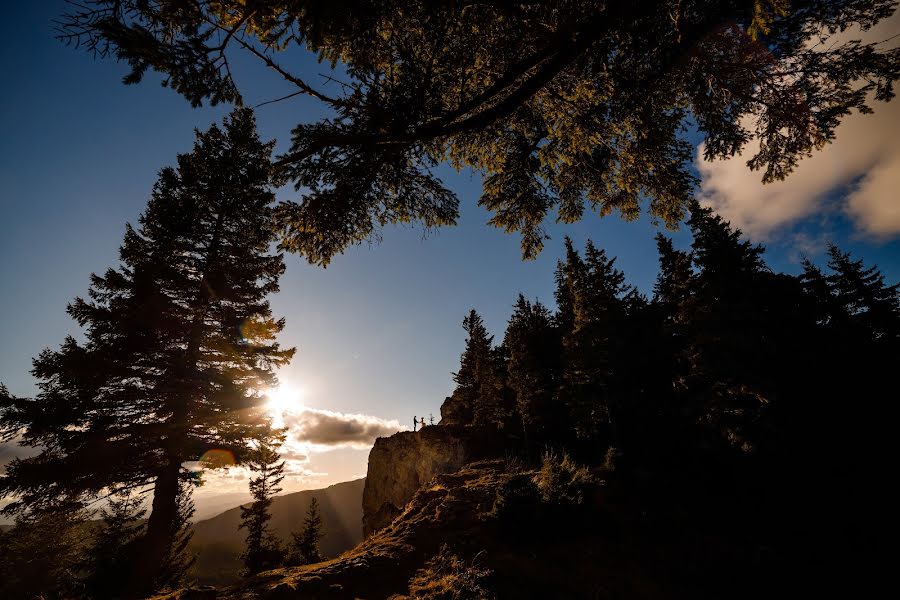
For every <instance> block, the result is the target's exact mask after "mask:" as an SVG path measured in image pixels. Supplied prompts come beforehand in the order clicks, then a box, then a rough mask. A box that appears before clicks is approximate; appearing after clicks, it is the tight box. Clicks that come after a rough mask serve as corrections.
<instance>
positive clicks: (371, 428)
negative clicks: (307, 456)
mask: <svg viewBox="0 0 900 600" xmlns="http://www.w3.org/2000/svg"><path fill="white" fill-rule="evenodd" d="M283 420H284V424H285V426H286V427H287V428H288V441H287V444H286V446H288V447H292V446H293V447H298V446H299V447H305V448H307V449H312V450H314V451H315V450H320V451H321V450H323V449H333V448H356V449H367V448H370V447H371V446H372V444H374V443H375V438H378V437H382V436H387V435H391V434H394V433H396V432H398V431H400V430H401V429H403V428H402V427H401V426H400V423H399V422H398V421H396V420H387V419H381V418H379V417H374V416H372V415H361V414H345V413H339V412H332V411H329V410H321V409H315V408H304V409H303V410H302V411H300V412H296V413H293V412H289V413H285V414H284V416H283Z"/></svg>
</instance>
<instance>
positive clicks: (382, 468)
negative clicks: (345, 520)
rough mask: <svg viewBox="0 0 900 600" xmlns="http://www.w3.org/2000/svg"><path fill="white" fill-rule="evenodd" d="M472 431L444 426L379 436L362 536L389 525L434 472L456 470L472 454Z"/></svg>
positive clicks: (368, 481)
mask: <svg viewBox="0 0 900 600" xmlns="http://www.w3.org/2000/svg"><path fill="white" fill-rule="evenodd" d="M474 437H475V436H473V430H472V429H471V428H467V427H452V426H445V425H436V426H426V427H424V428H422V429H421V430H420V431H417V432H412V431H401V432H400V433H396V434H394V435H392V436H390V437H386V438H378V439H377V440H375V446H374V447H373V448H372V451H371V452H370V453H369V469H368V472H367V475H366V486H365V489H364V490H363V535H365V536H369V535H371V534H372V533H374V532H376V531H378V530H379V529H381V528H382V527H384V526H386V525H388V524H389V523H390V522H391V521H393V520H394V519H395V518H396V517H397V516H398V515H399V514H400V513H401V512H403V507H404V506H406V504H407V502H409V501H410V500H411V499H412V497H413V496H414V495H415V493H416V492H417V491H418V490H419V488H421V487H422V486H423V485H425V484H426V483H428V482H429V481H431V480H432V479H433V478H434V477H435V476H436V475H440V474H443V473H452V472H454V471H457V470H458V469H459V468H461V467H462V466H463V465H465V464H466V463H467V462H469V461H470V460H472V458H473V457H474V455H475V454H481V452H477V453H476V452H475V450H476V448H475V444H474V443H473V442H474Z"/></svg>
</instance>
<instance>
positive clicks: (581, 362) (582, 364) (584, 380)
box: [561, 241, 630, 443]
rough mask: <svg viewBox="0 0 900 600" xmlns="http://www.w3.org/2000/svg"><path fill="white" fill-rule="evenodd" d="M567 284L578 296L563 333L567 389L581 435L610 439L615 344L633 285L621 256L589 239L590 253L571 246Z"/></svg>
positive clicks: (594, 438) (562, 390)
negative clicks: (620, 267)
mask: <svg viewBox="0 0 900 600" xmlns="http://www.w3.org/2000/svg"><path fill="white" fill-rule="evenodd" d="M567 256H568V258H567V263H568V264H567V266H566V271H567V272H570V273H572V275H571V276H570V277H569V278H568V280H567V284H568V286H569V289H570V290H571V291H570V292H569V293H570V294H571V298H572V316H573V320H572V329H571V331H569V332H567V333H565V334H564V336H563V347H564V353H565V369H564V373H563V385H562V388H561V394H562V395H563V396H564V397H565V399H566V402H567V403H568V406H569V416H570V418H571V419H572V421H573V423H574V430H575V433H576V435H577V436H578V437H580V438H584V439H592V440H600V441H601V442H602V443H608V442H609V441H610V436H611V435H612V433H613V430H612V427H613V419H614V415H613V412H612V411H613V403H612V396H611V389H610V384H611V379H612V375H613V372H614V369H613V365H612V360H613V357H614V355H615V350H616V348H615V345H616V344H617V343H618V342H619V340H620V334H621V333H622V325H623V320H624V317H625V305H624V303H623V297H624V295H625V294H627V293H628V291H629V290H630V288H629V286H627V285H626V284H625V276H624V274H623V273H622V272H621V271H619V270H618V269H616V268H615V259H614V258H613V259H610V258H607V256H606V253H605V252H604V251H603V250H601V249H598V248H597V247H596V246H594V244H593V242H591V241H588V242H587V244H586V246H585V258H584V259H583V260H582V259H581V257H580V256H578V255H577V253H575V252H570V251H568V249H567Z"/></svg>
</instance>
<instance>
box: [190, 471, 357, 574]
mask: <svg viewBox="0 0 900 600" xmlns="http://www.w3.org/2000/svg"><path fill="white" fill-rule="evenodd" d="M364 484H365V479H357V480H354V481H347V482H344V483H338V484H335V485H332V486H330V487H327V488H324V489H320V490H304V491H302V492H295V493H293V494H285V495H284V496H277V497H276V498H275V499H274V501H273V503H272V520H271V527H272V531H273V532H274V533H275V534H276V535H277V536H278V537H280V538H281V539H282V540H287V539H289V538H290V534H291V532H292V531H297V530H299V529H300V528H301V527H302V523H303V518H304V516H305V515H306V510H307V508H309V504H310V502H311V501H312V499H313V498H316V499H317V500H318V501H319V508H320V511H321V515H322V520H323V522H324V524H325V537H324V538H323V539H322V543H321V549H322V553H323V554H324V555H325V556H326V557H332V556H337V555H338V554H340V553H341V552H344V551H346V550H348V549H350V548H353V547H354V546H355V545H356V544H358V543H359V542H360V541H361V540H362V494H363V486H364ZM239 523H240V508H239V507H235V508H232V509H230V510H226V511H225V512H223V513H221V514H219V515H217V516H215V517H213V518H211V519H206V520H204V521H199V522H197V523H195V524H194V537H193V539H192V540H191V545H190V551H191V552H192V553H194V554H196V555H197V562H196V563H195V564H194V568H193V570H192V572H191V579H193V580H194V581H195V582H196V584H197V585H224V584H229V583H233V582H235V581H237V580H238V579H239V577H238V572H239V571H240V569H241V562H240V554H241V552H242V551H243V545H244V532H243V530H239V529H238V524H239Z"/></svg>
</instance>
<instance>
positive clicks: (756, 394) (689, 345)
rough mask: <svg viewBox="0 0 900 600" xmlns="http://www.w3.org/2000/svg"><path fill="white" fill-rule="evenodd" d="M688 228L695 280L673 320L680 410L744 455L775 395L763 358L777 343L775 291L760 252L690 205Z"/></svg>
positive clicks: (767, 363) (774, 282) (775, 284)
mask: <svg viewBox="0 0 900 600" xmlns="http://www.w3.org/2000/svg"><path fill="white" fill-rule="evenodd" d="M688 226H689V227H690V229H691V232H692V234H693V238H694V239H693V243H692V246H691V248H692V252H691V256H692V257H693V261H694V266H695V268H696V270H697V273H696V283H695V285H694V287H695V292H694V294H692V295H691V296H690V302H689V303H688V304H684V303H683V304H682V309H681V316H680V317H679V318H680V319H682V320H683V321H684V322H685V324H686V330H685V333H684V335H685V341H684V346H683V358H682V361H681V362H682V373H681V376H680V377H679V383H680V385H681V386H682V389H683V390H684V391H685V392H686V394H685V396H684V398H683V399H684V401H685V404H684V410H685V412H686V413H687V414H688V415H689V418H691V419H692V420H694V421H695V422H696V423H701V424H705V425H706V426H708V428H710V429H711V430H713V431H715V432H717V433H718V435H720V436H721V437H722V439H724V440H727V441H728V442H729V443H730V444H732V445H734V446H735V447H739V448H742V449H744V450H752V449H753V448H754V446H755V443H756V439H755V438H757V437H758V435H759V431H758V430H759V429H760V428H761V427H764V425H763V423H764V422H765V419H764V414H763V413H765V412H766V411H768V409H769V405H770V404H771V403H772V402H773V401H774V400H775V397H774V394H775V391H776V389H777V387H778V385H777V379H778V376H777V373H776V371H775V370H773V369H772V368H771V359H772V356H771V353H772V350H773V348H774V347H776V346H775V344H774V342H775V340H776V339H779V337H780V335H782V334H781V333H780V332H779V331H778V325H777V324H778V323H780V322H781V320H782V318H781V317H779V316H778V315H779V314H780V312H781V308H779V306H778V304H777V294H776V293H774V290H775V289H776V288H777V287H778V285H779V284H778V281H777V278H776V277H775V276H773V275H772V273H771V272H770V270H769V268H768V267H767V266H766V264H765V262H764V261H763V258H762V255H763V252H764V250H763V248H762V247H761V246H758V245H754V244H752V243H750V242H749V241H747V240H745V239H743V234H742V232H741V231H740V230H739V229H733V228H732V227H731V226H730V224H729V223H728V222H727V221H725V220H724V219H722V217H720V216H718V215H716V214H715V213H714V212H713V211H712V210H711V209H709V208H702V207H700V206H699V204H697V203H696V202H695V203H694V204H693V205H692V208H691V218H690V219H689V220H688ZM754 430H756V433H753V432H754Z"/></svg>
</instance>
